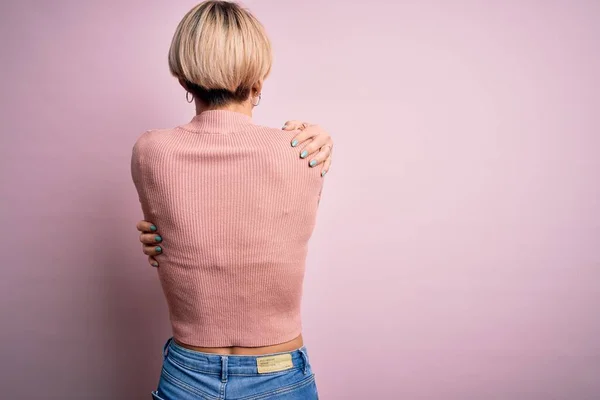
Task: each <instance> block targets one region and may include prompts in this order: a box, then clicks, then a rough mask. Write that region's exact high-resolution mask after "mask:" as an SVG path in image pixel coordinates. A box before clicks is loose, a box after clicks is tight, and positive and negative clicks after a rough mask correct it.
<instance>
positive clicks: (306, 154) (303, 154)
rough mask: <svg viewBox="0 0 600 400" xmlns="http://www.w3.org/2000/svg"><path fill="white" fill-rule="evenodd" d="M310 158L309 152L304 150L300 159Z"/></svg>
mask: <svg viewBox="0 0 600 400" xmlns="http://www.w3.org/2000/svg"><path fill="white" fill-rule="evenodd" d="M306 156H308V151H306V150H304V151H303V152H302V154H300V158H306Z"/></svg>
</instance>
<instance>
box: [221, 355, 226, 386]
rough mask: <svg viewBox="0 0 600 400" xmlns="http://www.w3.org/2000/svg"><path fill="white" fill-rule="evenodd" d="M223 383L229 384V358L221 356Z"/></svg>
mask: <svg viewBox="0 0 600 400" xmlns="http://www.w3.org/2000/svg"><path fill="white" fill-rule="evenodd" d="M221 381H222V382H227V356H221Z"/></svg>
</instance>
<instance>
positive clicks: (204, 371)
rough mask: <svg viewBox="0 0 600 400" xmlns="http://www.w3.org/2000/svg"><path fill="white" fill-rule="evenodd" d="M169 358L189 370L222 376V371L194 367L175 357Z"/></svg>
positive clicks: (168, 358)
mask: <svg viewBox="0 0 600 400" xmlns="http://www.w3.org/2000/svg"><path fill="white" fill-rule="evenodd" d="M167 360H169V361H170V362H172V363H173V364H175V365H177V366H178V367H181V368H185V369H187V370H189V371H194V372H201V373H203V374H208V375H216V376H221V373H220V372H219V373H217V372H213V371H206V370H203V369H200V368H194V367H192V366H189V365H185V364H183V363H182V362H179V361H177V360H175V359H174V358H170V357H167Z"/></svg>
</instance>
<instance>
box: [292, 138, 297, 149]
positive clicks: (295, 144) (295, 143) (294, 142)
mask: <svg viewBox="0 0 600 400" xmlns="http://www.w3.org/2000/svg"><path fill="white" fill-rule="evenodd" d="M296 146H298V141H297V140H296V139H294V141H293V142H292V147H296Z"/></svg>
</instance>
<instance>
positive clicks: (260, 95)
mask: <svg viewBox="0 0 600 400" xmlns="http://www.w3.org/2000/svg"><path fill="white" fill-rule="evenodd" d="M261 98H262V93H259V94H258V101H257V102H256V103H252V105H253V106H254V107H256V106H257V105H259V104H260V99H261Z"/></svg>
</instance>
